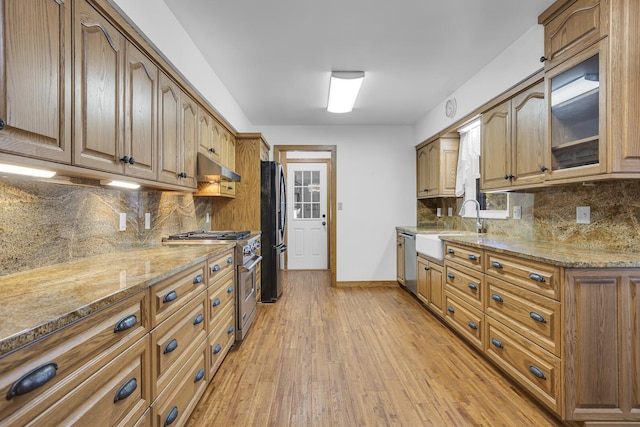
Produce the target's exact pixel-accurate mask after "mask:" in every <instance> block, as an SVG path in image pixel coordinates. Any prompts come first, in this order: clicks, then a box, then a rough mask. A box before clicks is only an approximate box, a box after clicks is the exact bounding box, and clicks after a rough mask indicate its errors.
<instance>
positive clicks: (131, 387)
mask: <svg viewBox="0 0 640 427" xmlns="http://www.w3.org/2000/svg"><path fill="white" fill-rule="evenodd" d="M137 388H138V381H137V380H136V379H135V378H131V379H130V380H129V381H127V382H126V383H124V384H122V386H121V387H120V388H119V389H118V391H117V392H116V396H115V397H114V398H113V403H116V402H117V401H119V400H124V399H126V398H127V397H129V396H131V395H132V394H133V392H134V391H136V389H137Z"/></svg>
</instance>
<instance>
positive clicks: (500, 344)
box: [491, 338, 504, 348]
mask: <svg viewBox="0 0 640 427" xmlns="http://www.w3.org/2000/svg"><path fill="white" fill-rule="evenodd" d="M491 344H493V345H495V346H496V347H498V348H504V345H503V344H502V342H501V341H500V340H499V339H497V338H491Z"/></svg>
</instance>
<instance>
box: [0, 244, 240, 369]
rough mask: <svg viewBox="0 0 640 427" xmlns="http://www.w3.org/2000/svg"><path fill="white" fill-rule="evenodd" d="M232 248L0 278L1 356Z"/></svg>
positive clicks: (88, 262) (181, 249) (104, 260)
mask: <svg viewBox="0 0 640 427" xmlns="http://www.w3.org/2000/svg"><path fill="white" fill-rule="evenodd" d="M234 246H235V243H229V242H224V243H220V244H218V245H189V246H184V245H180V246H155V247H150V248H143V249H135V250H131V251H123V252H114V253H107V254H102V255H99V256H95V257H89V258H82V259H78V260H75V261H71V262H67V263H63V264H57V265H52V266H47V267H42V268H38V269H35V270H29V271H24V272H20V273H15V274H10V275H7V276H2V277H0V293H1V294H2V309H1V311H0V312H1V313H2V315H1V316H0V357H1V356H2V355H3V354H5V353H7V352H10V351H12V350H15V349H17V348H19V347H21V346H23V345H25V344H27V343H29V342H31V341H33V340H36V339H38V338H40V337H42V336H44V335H46V334H48V333H50V332H53V331H55V330H57V329H60V328H62V327H64V326H66V325H69V324H71V323H73V322H75V321H77V320H78V319H81V318H83V317H85V316H88V315H90V314H92V313H95V312H96V311H99V310H101V309H103V308H105V307H107V306H110V305H112V304H114V303H116V302H118V301H121V300H123V299H125V298H127V297H128V296H131V295H134V294H136V293H138V292H140V291H142V290H144V289H146V288H148V287H149V286H152V285H154V284H155V283H158V282H160V281H162V280H164V279H166V278H168V277H171V276H173V275H174V274H177V273H179V272H181V271H183V270H186V269H188V268H190V267H192V266H194V265H197V264H198V263H200V262H203V261H205V260H206V259H207V258H208V257H209V255H216V254H218V253H221V252H224V251H225V250H227V249H230V248H233V247H234Z"/></svg>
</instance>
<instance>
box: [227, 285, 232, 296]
mask: <svg viewBox="0 0 640 427" xmlns="http://www.w3.org/2000/svg"><path fill="white" fill-rule="evenodd" d="M231 292H233V286H229V287H228V288H227V293H228V294H230V293H231Z"/></svg>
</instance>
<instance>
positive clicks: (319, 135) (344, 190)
mask: <svg viewBox="0 0 640 427" xmlns="http://www.w3.org/2000/svg"><path fill="white" fill-rule="evenodd" d="M261 132H262V133H263V134H264V135H265V137H266V139H267V141H269V143H270V144H271V145H300V144H304V145H335V146H337V158H338V162H337V201H338V202H342V204H343V209H342V210H340V211H338V212H337V218H336V219H337V224H336V227H337V231H336V233H337V245H336V251H337V280H338V281H368V280H395V279H396V264H395V259H396V255H395V254H396V252H395V251H396V245H395V244H396V241H395V227H396V226H397V225H415V224H416V194H415V181H416V166H415V164H416V160H415V148H414V146H413V143H412V137H413V129H412V128H411V127H409V126H266V127H262V128H261Z"/></svg>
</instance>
